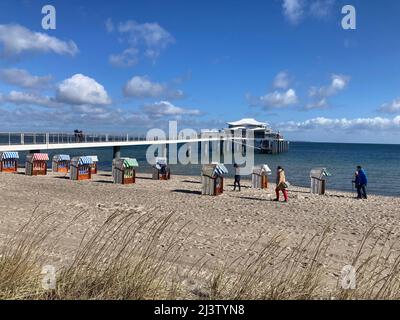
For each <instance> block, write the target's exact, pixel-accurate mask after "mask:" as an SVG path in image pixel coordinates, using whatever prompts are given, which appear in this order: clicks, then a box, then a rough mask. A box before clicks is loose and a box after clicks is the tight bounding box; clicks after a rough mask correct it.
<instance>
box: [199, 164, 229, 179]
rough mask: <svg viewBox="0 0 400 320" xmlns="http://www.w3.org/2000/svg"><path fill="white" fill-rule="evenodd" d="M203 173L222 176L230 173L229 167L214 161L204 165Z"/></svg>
mask: <svg viewBox="0 0 400 320" xmlns="http://www.w3.org/2000/svg"><path fill="white" fill-rule="evenodd" d="M202 173H203V175H205V176H209V177H222V176H224V175H226V174H228V169H227V168H226V167H225V166H224V165H223V164H220V163H212V164H206V165H204V166H203V169H202Z"/></svg>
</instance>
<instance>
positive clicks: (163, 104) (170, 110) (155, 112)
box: [143, 101, 201, 117]
mask: <svg viewBox="0 0 400 320" xmlns="http://www.w3.org/2000/svg"><path fill="white" fill-rule="evenodd" d="M143 111H144V112H145V113H146V114H148V115H150V116H154V117H163V116H172V117H180V116H185V115H186V116H199V115H201V112H200V110H197V109H185V108H181V107H176V106H174V105H173V104H172V103H170V102H168V101H160V102H156V103H154V104H151V105H146V106H144V107H143Z"/></svg>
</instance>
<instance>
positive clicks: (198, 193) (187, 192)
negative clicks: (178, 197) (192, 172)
mask: <svg viewBox="0 0 400 320" xmlns="http://www.w3.org/2000/svg"><path fill="white" fill-rule="evenodd" d="M172 192H178V193H185V194H195V195H201V191H193V190H183V189H175V190H172Z"/></svg>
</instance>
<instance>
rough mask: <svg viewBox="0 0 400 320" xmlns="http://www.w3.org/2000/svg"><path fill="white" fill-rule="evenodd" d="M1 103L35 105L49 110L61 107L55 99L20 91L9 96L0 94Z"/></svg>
mask: <svg viewBox="0 0 400 320" xmlns="http://www.w3.org/2000/svg"><path fill="white" fill-rule="evenodd" d="M0 102H2V103H5V102H8V103H12V104H14V105H28V106H33V105H35V106H40V107H48V108H56V107H59V106H61V104H60V103H58V102H57V101H55V100H54V99H53V98H50V97H46V96H40V95H38V94H35V93H27V92H20V91H11V92H10V93H9V94H7V95H3V94H0Z"/></svg>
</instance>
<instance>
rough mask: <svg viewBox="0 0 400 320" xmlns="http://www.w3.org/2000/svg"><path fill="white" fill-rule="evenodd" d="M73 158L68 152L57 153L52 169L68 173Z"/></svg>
mask: <svg viewBox="0 0 400 320" xmlns="http://www.w3.org/2000/svg"><path fill="white" fill-rule="evenodd" d="M70 161H71V158H70V156H69V155H67V154H57V155H55V156H54V157H53V161H52V170H53V172H59V173H68V171H69V163H70Z"/></svg>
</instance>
